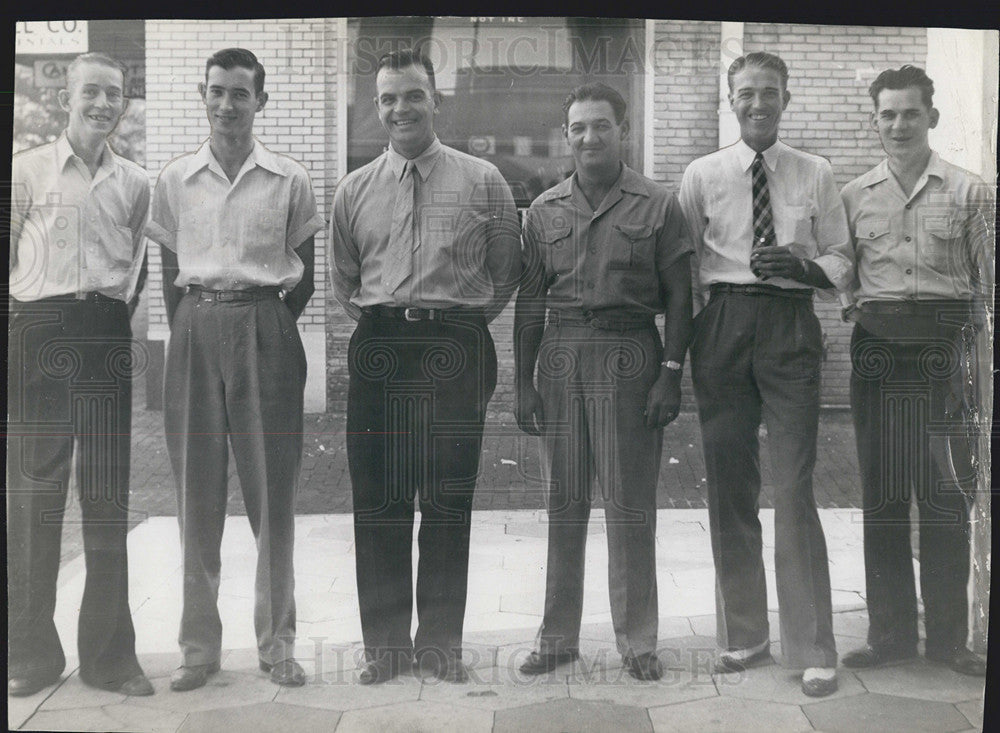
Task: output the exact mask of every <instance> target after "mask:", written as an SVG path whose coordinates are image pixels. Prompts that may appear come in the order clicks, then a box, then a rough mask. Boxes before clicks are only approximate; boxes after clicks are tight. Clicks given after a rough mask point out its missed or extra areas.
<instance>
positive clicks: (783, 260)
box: [750, 245, 806, 282]
mask: <svg viewBox="0 0 1000 733" xmlns="http://www.w3.org/2000/svg"><path fill="white" fill-rule="evenodd" d="M750 269H751V270H752V271H753V274H754V275H756V276H757V277H759V278H760V279H761V280H767V279H768V278H772V277H783V278H787V279H789V280H798V281H800V282H801V281H802V280H803V279H804V278H805V277H806V266H805V263H804V262H803V261H802V258H800V257H796V256H795V255H794V254H792V250H791V247H789V246H788V245H783V246H781V247H757V248H756V249H754V250H753V252H751V253H750Z"/></svg>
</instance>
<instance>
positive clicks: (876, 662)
mask: <svg viewBox="0 0 1000 733" xmlns="http://www.w3.org/2000/svg"><path fill="white" fill-rule="evenodd" d="M915 656H917V652H916V650H915V649H914V650H913V651H902V650H900V649H893V648H891V647H874V646H872V645H871V644H865V645H864V646H863V647H859V648H858V649H855V650H853V651H850V652H848V653H847V654H845V655H844V656H843V657H842V658H841V660H840V661H841V663H843V665H844V666H845V667H851V668H852V669H865V668H868V667H881V666H882V665H883V664H889V663H891V662H900V661H902V660H904V659H911V658H913V657H915Z"/></svg>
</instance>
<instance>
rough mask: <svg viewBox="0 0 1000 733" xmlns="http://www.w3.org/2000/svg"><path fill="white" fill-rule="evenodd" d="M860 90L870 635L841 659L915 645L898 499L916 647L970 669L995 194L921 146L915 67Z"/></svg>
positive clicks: (927, 105)
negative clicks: (982, 343) (867, 129)
mask: <svg viewBox="0 0 1000 733" xmlns="http://www.w3.org/2000/svg"><path fill="white" fill-rule="evenodd" d="M869 93H870V95H871V98H872V101H873V102H874V105H875V109H874V111H873V112H872V114H871V124H872V127H873V128H874V129H875V131H876V132H877V133H878V136H879V140H880V141H881V142H882V147H883V148H884V150H885V152H886V155H887V156H888V157H887V158H886V159H885V160H883V161H882V162H881V163H879V164H878V165H877V166H875V168H873V169H872V170H870V171H868V172H867V173H865V174H864V175H863V176H860V177H859V178H856V179H854V180H853V181H851V182H850V183H848V184H847V185H846V186H845V187H844V190H843V192H842V195H843V200H844V206H845V207H846V209H847V218H848V222H849V224H850V228H851V236H852V238H853V241H854V252H855V258H856V261H857V271H856V274H855V277H854V281H853V283H852V286H851V290H850V293H849V296H850V300H851V301H852V305H851V306H850V307H849V308H848V318H849V320H852V321H854V322H855V326H854V333H853V335H852V338H851V362H852V372H851V408H852V411H853V413H854V426H855V432H856V437H857V442H858V459H859V463H860V467H861V483H862V489H863V506H864V527H865V578H866V597H867V601H868V618H869V627H868V643H867V644H866V645H865V646H863V647H861V648H860V649H855V650H853V651H851V652H850V653H848V654H846V655H845V656H844V659H843V661H844V665H845V666H847V667H875V666H880V665H882V664H885V663H887V662H892V661H897V660H900V659H907V658H911V657H915V656H916V655H917V641H918V634H917V596H916V588H915V584H914V578H913V561H912V550H911V547H910V503H911V495H912V496H913V499H914V500H915V501H916V504H917V508H918V510H919V517H920V519H919V523H920V594H921V596H922V598H923V601H924V627H925V629H926V632H927V639H926V645H925V651H924V654H925V656H926V657H927V658H928V659H930V660H932V661H934V662H938V663H941V664H946V665H948V666H949V667H951V668H952V669H954V670H955V671H956V672H960V673H962V674H968V675H975V676H983V675H985V674H986V664H985V663H984V662H983V660H982V659H980V658H979V657H978V656H976V655H975V654H974V653H973V652H971V651H970V650H969V649H968V647H967V646H966V637H967V636H968V632H969V623H968V611H969V605H968V598H967V595H966V586H967V584H968V582H969V533H970V525H969V508H970V504H971V497H972V493H973V492H974V491H975V487H976V481H977V477H976V473H977V469H976V465H975V461H974V460H973V455H974V447H973V446H974V444H975V440H976V438H977V436H978V434H979V433H980V431H981V430H982V429H983V428H982V427H981V426H979V425H977V424H976V418H977V415H978V413H979V399H977V397H976V395H975V391H976V383H977V379H976V372H977V366H978V365H979V363H980V362H979V360H978V358H977V348H976V342H977V333H978V332H979V331H980V330H981V329H982V328H983V325H984V323H985V322H986V311H987V308H988V307H989V306H990V304H991V301H992V297H993V252H994V243H993V231H992V224H993V222H994V220H995V215H996V214H995V204H994V201H993V192H992V189H991V188H989V187H988V186H986V184H984V183H983V181H982V180H980V179H979V177H978V176H976V175H974V174H972V173H970V172H969V171H966V170H963V169H961V168H959V167H958V166H955V165H952V164H951V163H948V162H946V161H944V160H942V159H941V158H940V156H939V155H938V154H937V153H936V152H934V151H933V150H931V147H930V143H929V141H928V131H929V130H930V129H931V128H933V127H935V126H936V125H937V122H938V116H939V115H938V111H937V110H936V109H935V108H934V106H933V94H934V83H933V82H932V81H931V80H930V79H929V78H928V77H927V75H926V74H925V73H924V71H923V69H919V68H916V67H914V66H903V67H902V68H900V69H887V70H886V71H883V72H882V73H881V74H879V76H878V77H877V78H876V79H875V81H874V82H873V83H872V85H871V87H870V89H869ZM980 419H981V418H980Z"/></svg>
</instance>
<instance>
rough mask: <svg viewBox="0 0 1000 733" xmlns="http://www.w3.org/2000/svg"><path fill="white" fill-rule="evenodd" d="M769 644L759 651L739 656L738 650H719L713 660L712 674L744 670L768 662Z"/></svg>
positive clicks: (769, 661)
mask: <svg viewBox="0 0 1000 733" xmlns="http://www.w3.org/2000/svg"><path fill="white" fill-rule="evenodd" d="M772 661H773V660H772V659H771V646H770V644H767V645H765V646H764V648H763V649H761V650H760V651H757V652H754V653H753V654H750V655H749V656H746V657H741V656H739V653H738V652H721V653H720V654H719V658H718V660H716V662H715V668H714V669H713V673H714V674H729V673H731V672H745V671H746V670H748V669H750V668H751V667H760V666H761V665H764V664H770V663H771V662H772Z"/></svg>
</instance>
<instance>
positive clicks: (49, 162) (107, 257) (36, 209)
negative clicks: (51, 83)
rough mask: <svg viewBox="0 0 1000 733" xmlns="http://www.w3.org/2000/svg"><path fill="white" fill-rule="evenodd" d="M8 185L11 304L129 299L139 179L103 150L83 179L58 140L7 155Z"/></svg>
mask: <svg viewBox="0 0 1000 733" xmlns="http://www.w3.org/2000/svg"><path fill="white" fill-rule="evenodd" d="M11 181H12V188H11V223H10V294H11V296H12V297H13V298H15V299H16V300H20V301H33V300H39V299H40V298H51V297H64V296H68V295H74V296H79V295H82V294H83V293H88V292H98V293H101V294H102V295H106V296H107V297H109V298H117V299H119V300H123V301H126V302H127V301H129V300H130V299H131V298H132V297H133V296H134V295H135V290H136V283H137V281H138V278H139V271H140V270H141V268H142V261H143V257H144V256H145V253H146V240H145V238H144V237H143V228H144V226H145V223H146V213H147V211H148V209H149V177H148V176H147V175H146V171H144V170H143V169H142V168H141V167H140V166H138V165H136V164H135V163H133V162H132V161H129V160H126V159H125V158H122V157H121V156H119V155H116V154H115V153H114V151H113V150H111V147H110V146H108V145H107V144H105V146H104V150H103V152H102V153H101V162H100V165H99V167H98V169H97V171H96V173H95V174H94V175H93V176H91V175H90V171H89V170H88V168H87V164H86V163H84V162H83V160H82V159H81V158H80V157H78V156H77V155H76V154H75V153H74V152H73V148H72V146H71V145H70V143H69V140H68V139H67V138H66V134H65V133H63V134H62V135H60V136H59V138H58V139H57V140H56V141H55V142H53V143H49V144H47V145H41V146H39V147H37V148H32V149H31V150H26V151H24V152H22V153H18V154H17V155H15V156H14V158H13V161H12V172H11Z"/></svg>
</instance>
